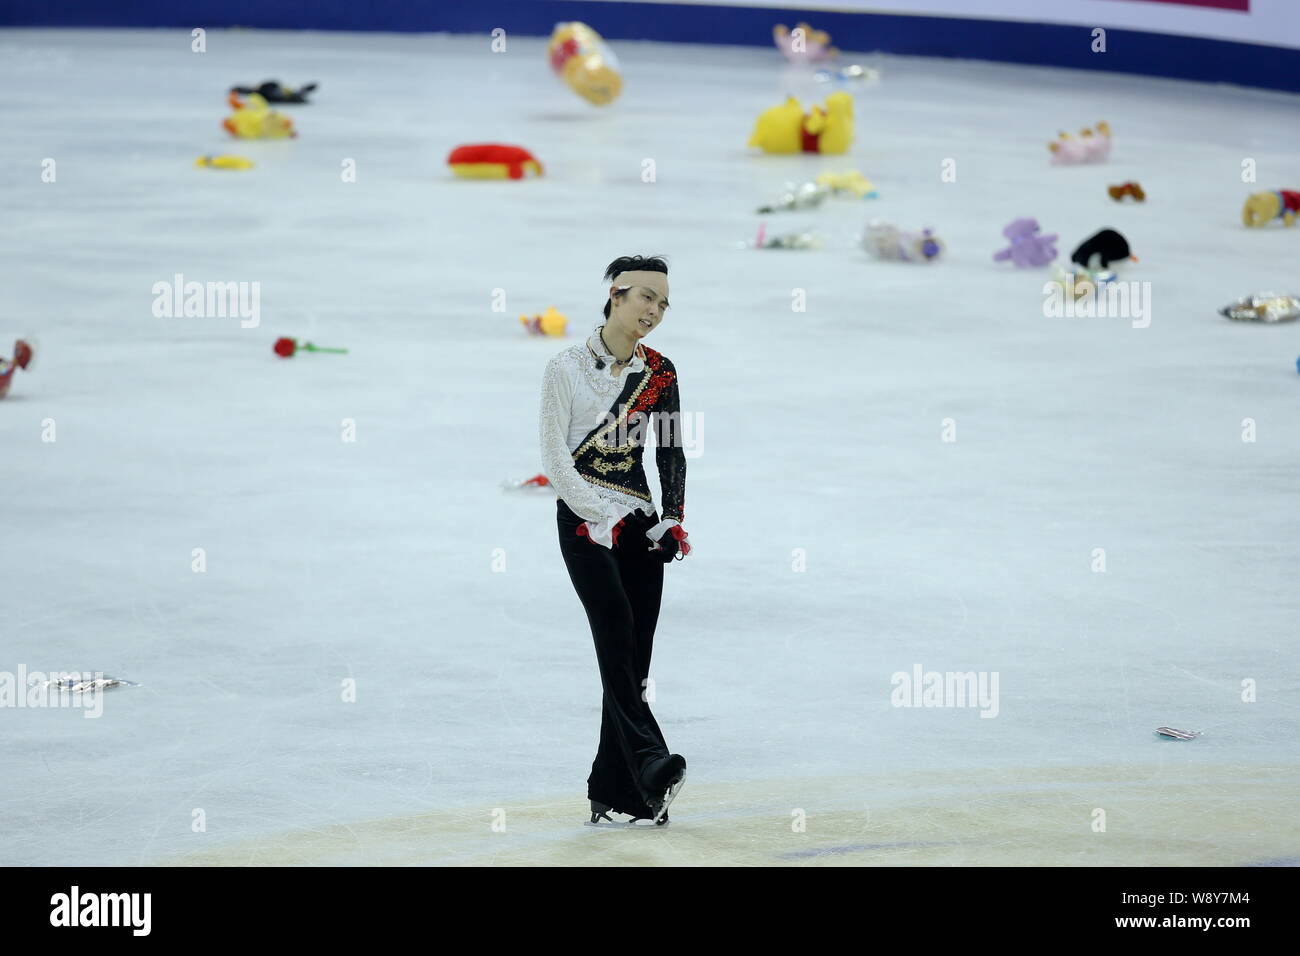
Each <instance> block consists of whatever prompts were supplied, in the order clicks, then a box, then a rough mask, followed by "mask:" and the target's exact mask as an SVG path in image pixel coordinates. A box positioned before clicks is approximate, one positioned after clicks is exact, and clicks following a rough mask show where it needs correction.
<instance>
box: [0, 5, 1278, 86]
mask: <svg viewBox="0 0 1300 956" xmlns="http://www.w3.org/2000/svg"><path fill="white" fill-rule="evenodd" d="M1297 3H1298V4H1300V0H1297ZM561 20H583V21H585V22H587V23H590V24H591V25H592V26H593V27H595V28H596V30H597V31H599V32H600V33H601V34H602V35H603V36H604V37H605V38H606V39H608V40H611V41H615V42H617V41H619V40H655V41H662V42H692V43H716V44H726V45H736V46H757V47H767V48H769V49H771V50H773V52H774V54H775V47H774V45H773V43H772V27H773V25H775V24H777V23H785V24H787V25H790V26H793V25H794V24H796V23H798V22H800V21H809V22H811V23H812V24H813V25H814V26H815V27H816V28H818V29H820V30H825V31H827V32H828V33H830V34H831V38H832V40H833V42H834V43H835V45H836V46H837V47H839V48H840V49H843V50H854V51H860V52H874V51H880V52H885V53H893V54H899V55H905V56H933V57H955V58H964V59H975V60H995V61H1000V62H1005V63H1020V64H1027V65H1034V66H1050V67H1066V68H1073V69H1082V70H1104V71H1106V72H1112V73H1134V74H1142V75H1148V76H1163V77H1170V78H1174V79H1180V80H1197V81H1202V82H1213V83H1233V84H1239V85H1242V86H1255V87H1264V88H1268V89H1276V90H1287V91H1290V92H1300V50H1298V49H1293V48H1288V47H1281V46H1268V45H1264V44H1256V43H1242V42H1237V41H1232V40H1216V39H1210V38H1205V37H1194V36H1180V35H1175V34H1168V33H1151V32H1145V31H1141V30H1131V29H1124V28H1120V27H1109V26H1105V24H1104V23H1101V24H1098V26H1104V27H1105V30H1106V52H1105V53H1093V52H1092V31H1093V27H1091V26H1070V25H1062V24H1051V23H1027V22H1022V21H1011V20H989V19H966V18H960V17H945V16H914V15H902V14H883V13H849V12H844V11H834V10H831V11H822V10H811V9H798V8H783V7H737V6H712V5H706V4H692V3H670V4H666V3H642V2H624V0H499V2H494V3H486V2H483V3H479V2H473V0H466V2H439V0H433V2H429V3H419V2H415V3H413V2H411V0H366V2H364V3H357V2H356V0H312V2H311V3H306V4H304V3H289V2H285V0H130V2H127V3H121V4H119V3H112V2H109V3H106V2H104V0H63V2H59V3H53V4H51V3H49V2H47V0H7V2H5V3H3V4H0V26H19V27H119V28H129V27H162V28H175V29H183V30H185V31H187V32H188V31H189V30H192V29H194V28H195V27H204V28H221V27H253V28H259V29H267V30H361V31H385V32H435V33H469V34H473V33H478V34H482V35H483V36H484V43H485V44H486V43H487V42H488V35H489V34H490V33H491V31H492V30H493V29H496V28H501V29H504V30H505V31H506V34H507V37H508V36H509V35H512V34H513V35H519V36H549V35H550V32H551V29H552V27H553V26H554V25H555V23H557V22H559V21H561ZM615 52H617V50H616V51H615Z"/></svg>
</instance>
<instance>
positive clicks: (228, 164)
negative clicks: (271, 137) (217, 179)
mask: <svg viewBox="0 0 1300 956" xmlns="http://www.w3.org/2000/svg"><path fill="white" fill-rule="evenodd" d="M194 165H195V166H206V167H208V168H210V169H252V168H253V161H252V160H251V159H248V158H247V157H245V156H231V155H226V156H200V157H199V158H198V159H196V160H195V161H194Z"/></svg>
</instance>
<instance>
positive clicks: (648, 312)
mask: <svg viewBox="0 0 1300 956" xmlns="http://www.w3.org/2000/svg"><path fill="white" fill-rule="evenodd" d="M609 301H610V316H609V317H610V321H611V322H615V323H617V324H618V326H619V327H620V328H622V329H623V330H624V331H625V332H627V333H628V334H629V335H631V336H634V337H635V338H638V339H640V338H644V337H645V336H647V335H649V334H650V333H651V332H653V331H654V330H655V328H656V327H658V325H659V323H660V322H662V321H663V319H664V313H665V312H666V311H667V310H668V277H667V276H666V275H664V274H663V273H662V272H622V273H620V274H619V275H618V276H617V277H615V279H614V284H613V285H612V286H610V289H609Z"/></svg>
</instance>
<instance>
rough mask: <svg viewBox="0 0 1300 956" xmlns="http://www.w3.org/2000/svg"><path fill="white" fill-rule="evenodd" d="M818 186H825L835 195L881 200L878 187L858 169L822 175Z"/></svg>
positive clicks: (818, 178)
mask: <svg viewBox="0 0 1300 956" xmlns="http://www.w3.org/2000/svg"><path fill="white" fill-rule="evenodd" d="M817 185H818V186H825V187H826V188H827V189H829V190H830V191H831V192H833V193H849V194H850V195H852V196H853V197H854V198H855V199H879V198H880V194H879V193H877V192H876V187H875V186H873V185H871V180H869V179H867V178H866V177H865V176H863V175H862V174H861V173H860V172H858V171H857V170H856V169H852V170H849V172H847V173H822V174H821V175H820V176H818V177H817Z"/></svg>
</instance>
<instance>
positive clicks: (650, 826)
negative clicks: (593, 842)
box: [582, 819, 673, 830]
mask: <svg viewBox="0 0 1300 956" xmlns="http://www.w3.org/2000/svg"><path fill="white" fill-rule="evenodd" d="M582 825H583V826H584V827H599V828H600V829H604V830H663V829H666V828H668V827H670V826H672V825H673V821H671V820H669V821H668V822H667V823H662V824H656V823H654V822H653V821H651V820H646V819H639V820H628V821H627V822H626V823H618V822H609V823H606V822H604V821H602V822H600V823H592V822H591V821H590V820H584V821H583V824H582Z"/></svg>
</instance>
